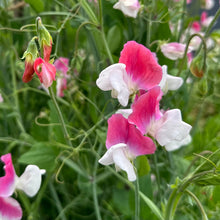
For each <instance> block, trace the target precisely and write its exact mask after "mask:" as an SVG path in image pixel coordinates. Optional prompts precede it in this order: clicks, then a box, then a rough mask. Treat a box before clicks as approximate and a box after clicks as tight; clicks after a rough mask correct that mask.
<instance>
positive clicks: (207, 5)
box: [201, 0, 215, 10]
mask: <svg viewBox="0 0 220 220" xmlns="http://www.w3.org/2000/svg"><path fill="white" fill-rule="evenodd" d="M214 5H215V1H214V0H202V4H201V8H203V9H206V10H210V9H212V8H213V7H214Z"/></svg>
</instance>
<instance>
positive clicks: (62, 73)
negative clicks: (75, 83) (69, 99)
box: [54, 57, 69, 97]
mask: <svg viewBox="0 0 220 220" xmlns="http://www.w3.org/2000/svg"><path fill="white" fill-rule="evenodd" d="M68 65H69V59H68V58H64V57H60V58H59V59H57V60H55V62H54V66H55V68H56V71H57V73H58V77H57V96H58V97H63V96H64V93H63V90H65V89H67V78H68V77H67V71H68V69H69V67H68Z"/></svg>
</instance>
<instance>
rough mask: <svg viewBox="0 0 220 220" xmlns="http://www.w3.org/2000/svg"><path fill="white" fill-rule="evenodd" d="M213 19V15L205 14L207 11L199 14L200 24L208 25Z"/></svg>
mask: <svg viewBox="0 0 220 220" xmlns="http://www.w3.org/2000/svg"><path fill="white" fill-rule="evenodd" d="M213 19H214V16H209V17H208V16H207V12H205V11H204V12H202V14H201V24H202V26H204V27H208V26H209V25H210V23H211V22H212V20H213Z"/></svg>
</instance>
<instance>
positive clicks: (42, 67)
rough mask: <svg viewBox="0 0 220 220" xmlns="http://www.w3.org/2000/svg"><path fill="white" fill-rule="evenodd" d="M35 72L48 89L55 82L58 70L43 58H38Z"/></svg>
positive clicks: (35, 63)
mask: <svg viewBox="0 0 220 220" xmlns="http://www.w3.org/2000/svg"><path fill="white" fill-rule="evenodd" d="M34 70H35V72H36V74H37V75H38V77H39V79H40V82H41V83H42V84H43V85H44V86H45V87H46V88H48V87H50V86H51V85H52V83H53V80H55V76H56V68H55V66H54V65H53V64H50V63H48V62H46V61H45V60H43V59H42V58H37V59H36V60H35V62H34Z"/></svg>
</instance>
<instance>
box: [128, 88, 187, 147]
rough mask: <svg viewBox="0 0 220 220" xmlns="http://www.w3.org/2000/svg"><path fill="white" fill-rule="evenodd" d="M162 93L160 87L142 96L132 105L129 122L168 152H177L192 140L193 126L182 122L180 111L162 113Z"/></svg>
mask: <svg viewBox="0 0 220 220" xmlns="http://www.w3.org/2000/svg"><path fill="white" fill-rule="evenodd" d="M161 97H162V92H161V90H160V87H159V86H156V87H154V88H152V89H151V90H149V91H148V92H147V93H145V94H143V95H141V96H140V97H139V98H138V100H137V101H136V102H135V103H133V105H132V113H131V115H129V117H128V121H129V122H130V123H132V124H134V125H136V126H137V128H138V129H139V130H140V131H141V133H142V134H143V135H151V136H152V137H154V138H155V139H156V140H157V142H158V143H159V144H160V145H161V146H165V148H166V149H167V150H168V151H171V150H176V149H178V148H179V147H180V146H182V145H185V144H188V143H189V141H190V140H191V138H190V135H189V132H190V130H191V126H190V125H189V124H187V123H185V122H183V121H182V117H181V112H180V110H179V109H173V110H168V111H166V112H163V111H160V109H159V102H160V99H161Z"/></svg>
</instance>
